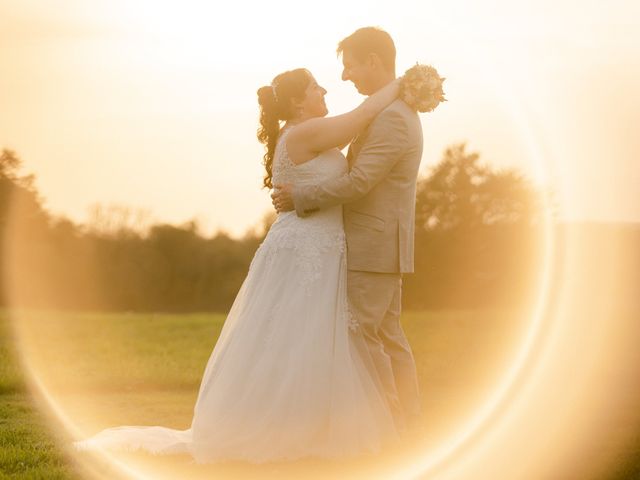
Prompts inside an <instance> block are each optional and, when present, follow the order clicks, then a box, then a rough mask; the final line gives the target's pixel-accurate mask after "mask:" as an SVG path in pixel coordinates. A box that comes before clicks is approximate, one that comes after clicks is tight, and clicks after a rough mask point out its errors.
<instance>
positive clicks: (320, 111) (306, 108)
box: [299, 76, 328, 118]
mask: <svg viewBox="0 0 640 480" xmlns="http://www.w3.org/2000/svg"><path fill="white" fill-rule="evenodd" d="M326 94H327V91H326V90H325V89H324V88H323V87H321V86H320V85H318V82H316V79H315V78H313V76H311V78H310V79H309V85H307V89H306V90H305V97H304V100H303V101H302V102H300V104H299V108H301V110H302V116H304V117H305V118H313V117H324V116H325V115H326V114H327V113H328V110H327V104H326V103H325V101H324V96H325V95H326Z"/></svg>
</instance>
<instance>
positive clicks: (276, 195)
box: [271, 184, 295, 213]
mask: <svg viewBox="0 0 640 480" xmlns="http://www.w3.org/2000/svg"><path fill="white" fill-rule="evenodd" d="M291 190H292V186H291V185H289V184H285V185H274V187H273V192H272V193H271V203H272V204H273V208H275V209H276V211H277V212H278V213H282V212H290V211H291V210H293V209H294V208H295V206H294V204H293V196H292V195H291Z"/></svg>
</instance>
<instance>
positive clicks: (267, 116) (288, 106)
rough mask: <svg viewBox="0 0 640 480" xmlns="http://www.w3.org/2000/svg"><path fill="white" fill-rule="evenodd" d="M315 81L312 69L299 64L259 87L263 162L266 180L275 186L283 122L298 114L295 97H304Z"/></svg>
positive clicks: (298, 98)
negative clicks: (268, 83) (274, 173)
mask: <svg viewBox="0 0 640 480" xmlns="http://www.w3.org/2000/svg"><path fill="white" fill-rule="evenodd" d="M310 81H311V73H310V72H309V70H307V69H306V68H296V69H295V70H288V71H286V72H283V73H281V74H280V75H277V76H276V77H275V78H274V79H273V81H272V82H271V85H268V86H264V87H260V88H259V89H258V104H259V105H260V128H258V140H259V141H260V143H263V144H264V145H265V149H266V152H265V154H264V156H263V164H264V168H265V169H266V171H267V173H266V175H265V176H264V180H263V184H264V186H265V187H267V188H273V184H272V183H271V177H272V167H273V155H274V153H275V150H276V143H277V142H278V136H279V135H280V122H281V121H287V120H291V119H292V118H294V117H295V114H296V110H295V108H294V106H293V103H292V100H294V99H295V100H304V97H305V90H306V89H307V87H308V86H309V82H310Z"/></svg>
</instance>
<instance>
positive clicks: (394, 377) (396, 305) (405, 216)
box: [272, 27, 422, 429]
mask: <svg viewBox="0 0 640 480" xmlns="http://www.w3.org/2000/svg"><path fill="white" fill-rule="evenodd" d="M337 52H338V55H340V54H342V63H343V66H344V69H343V71H342V80H345V81H346V80H350V81H351V82H353V84H354V86H355V87H356V89H357V90H358V92H360V93H361V94H363V95H371V94H373V93H374V92H376V91H377V90H379V89H380V88H382V87H384V86H385V85H386V84H388V83H389V82H391V81H393V80H394V79H395V78H396V73H395V59H396V49H395V45H394V43H393V40H392V39H391V36H390V35H389V34H388V33H387V32H385V31H383V30H381V29H378V28H375V27H365V28H360V29H358V30H356V31H355V32H354V33H353V34H351V35H349V36H348V37H346V38H345V39H343V40H342V41H341V42H340V43H339V44H338V49H337ZM421 157H422V127H421V124H420V119H419V118H418V115H417V114H416V112H414V111H413V110H411V109H410V108H409V107H408V106H407V105H406V104H405V103H404V102H403V101H401V100H396V101H395V102H394V103H392V104H391V105H390V106H389V107H387V109H386V110H384V111H383V112H382V113H380V114H379V115H378V116H377V117H376V118H375V119H374V120H373V121H372V122H371V124H370V125H369V126H368V127H367V128H366V129H365V130H364V131H362V132H361V133H360V134H359V135H358V136H357V137H356V138H355V139H354V140H353V142H352V143H351V145H350V146H349V151H348V154H347V160H348V162H349V173H348V174H345V175H344V176H342V177H338V178H336V179H332V180H329V181H326V182H325V183H322V184H319V185H307V186H295V185H278V186H276V191H275V192H274V193H273V194H272V198H273V204H274V206H275V207H276V209H277V210H278V211H287V210H293V209H295V210H296V212H297V214H298V216H300V217H304V216H307V215H309V214H312V213H313V212H315V211H317V210H319V209H322V208H326V207H328V206H332V205H336V204H343V212H344V229H345V234H346V238H347V263H348V274H347V289H348V297H349V305H350V308H351V312H352V314H353V315H354V317H355V319H356V320H357V321H358V323H359V324H360V326H361V330H362V332H363V335H364V339H365V340H366V349H367V350H368V353H369V355H370V358H371V360H372V362H373V367H372V368H374V369H375V373H377V375H378V378H379V380H380V381H381V383H382V385H383V388H384V389H385V392H386V395H387V398H388V401H389V403H390V405H391V408H392V410H393V411H394V415H395V417H396V420H397V422H398V424H399V427H400V428H401V429H404V428H405V427H409V426H410V425H411V424H412V423H414V422H415V420H416V419H417V418H418V417H419V415H420V401H419V395H418V384H417V378H416V367H415V362H414V360H413V354H412V352H411V347H410V346H409V343H408V341H407V338H406V336H405V334H404V331H403V330H402V327H401V325H400V303H401V287H402V274H403V273H409V272H413V231H414V217H415V194H416V178H417V175H418V168H419V166H420V159H421Z"/></svg>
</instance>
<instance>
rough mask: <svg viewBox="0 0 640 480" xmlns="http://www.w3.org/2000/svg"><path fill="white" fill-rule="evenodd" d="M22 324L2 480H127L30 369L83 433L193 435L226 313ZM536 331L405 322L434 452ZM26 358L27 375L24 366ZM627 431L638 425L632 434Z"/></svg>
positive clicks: (297, 470) (11, 374)
mask: <svg viewBox="0 0 640 480" xmlns="http://www.w3.org/2000/svg"><path fill="white" fill-rule="evenodd" d="M12 318H13V325H15V327H16V331H17V332H18V333H19V338H20V340H21V342H20V344H19V345H16V344H15V343H13V342H11V341H9V339H10V336H9V328H8V327H9V322H8V319H9V317H8V314H7V313H6V312H5V313H4V314H2V315H0V319H1V321H0V396H1V398H0V422H1V427H2V428H1V429H0V479H2V480H4V479H5V478H6V479H10V478H16V479H18V478H20V479H23V478H24V479H56V478H59V479H74V478H89V477H90V476H91V478H93V477H94V476H95V478H100V477H101V478H110V479H111V478H116V477H117V474H116V471H115V470H113V467H110V466H108V464H107V463H106V462H104V459H100V458H97V460H98V461H99V462H98V463H95V460H96V458H95V457H93V456H90V454H83V455H81V456H80V457H79V458H78V457H72V456H71V455H69V454H68V447H69V443H70V440H71V437H70V436H69V434H68V432H65V431H64V429H61V428H60V422H59V421H58V420H52V419H50V418H49V417H46V416H45V415H44V414H43V413H42V412H44V411H47V410H48V409H47V408H40V409H37V408H36V406H35V404H34V401H35V400H37V398H38V397H36V399H35V400H34V398H33V397H32V396H31V395H29V394H28V392H27V390H26V387H25V385H26V383H27V381H28V380H29V378H24V375H23V374H22V370H23V369H25V368H26V369H27V370H30V371H32V372H36V374H37V378H38V380H39V381H40V382H41V383H42V385H43V386H44V387H45V388H46V390H47V392H48V394H50V395H51V397H52V398H53V399H54V400H55V405H56V407H57V408H58V409H59V411H60V412H63V413H64V414H66V415H68V416H69V417H70V418H71V419H72V421H73V424H74V427H75V428H77V429H78V430H77V432H76V433H79V434H81V435H89V434H92V433H94V432H96V431H98V430H99V429H102V428H105V427H109V426H115V425H164V426H168V427H173V428H179V429H185V428H188V426H189V425H190V421H191V416H192V413H193V406H194V402H195V400H196V395H197V391H198V387H199V384H200V379H201V375H202V373H203V370H204V367H205V364H206V361H207V359H208V357H209V355H210V354H211V350H212V348H213V346H214V344H215V341H216V339H217V337H218V335H219V333H220V329H221V327H222V324H223V322H224V315H220V314H210V313H206V314H204V313H203V314H183V315H171V314H141V313H60V312H51V311H20V312H15V311H14V312H13V313H12ZM528 321H529V318H528V317H527V316H526V315H524V314H523V313H522V312H518V311H514V310H473V311H470V310H459V311H454V310H447V311H426V312H407V313H405V314H404V315H403V320H402V322H403V325H404V327H405V331H406V333H407V336H408V337H409V340H410V342H411V344H412V347H413V350H414V355H415V358H416V363H417V366H418V372H419V382H420V386H421V391H422V394H423V395H422V401H423V406H424V413H425V415H424V425H423V435H422V436H423V438H424V439H425V443H424V444H425V445H430V444H435V443H437V441H438V439H440V438H442V435H445V434H447V433H450V432H453V431H455V429H456V428H457V427H459V426H461V425H462V424H463V423H464V420H465V417H467V418H468V415H471V414H472V413H473V412H474V410H475V408H477V406H478V404H479V403H481V402H482V401H483V400H485V399H487V398H488V395H489V394H490V393H491V391H492V389H493V387H494V386H495V384H496V382H497V381H498V380H499V379H500V377H501V375H502V373H503V372H504V365H505V364H506V363H507V362H509V361H510V360H511V359H512V358H513V356H514V353H515V350H516V349H517V347H518V342H519V340H520V339H521V337H522V334H523V332H524V330H525V329H526V326H527V324H528ZM16 347H18V348H16ZM18 350H19V352H20V354H21V355H22V369H19V368H18V364H17V353H18ZM41 405H42V404H41ZM620 428H621V429H624V428H630V426H625V425H622V424H621V425H620ZM625 435H626V434H625ZM596 448H598V447H596ZM599 448H603V447H602V446H601V447H599ZM611 448H613V445H611ZM117 458H118V459H121V460H125V461H126V462H128V463H129V464H130V465H134V466H135V467H136V468H137V469H139V470H140V471H143V472H146V473H147V474H148V476H149V478H158V472H162V473H165V474H167V473H169V472H172V471H173V470H174V469H175V471H176V472H177V471H179V472H180V473H179V474H178V473H176V474H175V475H173V476H172V477H171V478H187V476H188V478H190V479H191V478H193V479H197V478H230V477H233V478H268V479H274V480H275V479H280V478H285V477H286V478H317V479H324V478H341V477H344V471H345V468H348V465H346V466H345V464H344V463H341V464H319V463H317V462H312V461H305V462H298V463H295V464H292V465H289V464H288V465H271V466H269V467H252V466H248V465H246V464H245V465H241V464H226V465H221V466H215V467H213V466H201V465H193V464H191V465H190V464H189V461H190V459H188V458H186V457H185V456H173V457H152V456H149V455H145V454H141V453H137V454H133V453H127V454H124V453H123V454H118V455H117ZM396 459H397V457H396ZM89 460H91V462H90V461H89ZM101 460H102V461H101ZM100 461H101V463H100ZM622 461H623V459H621V462H622ZM624 462H625V464H624V465H620V467H621V469H620V474H619V476H612V477H611V479H613V478H615V479H616V480H622V479H625V480H626V479H633V478H636V477H635V475H637V472H638V471H639V470H638V468H637V463H638V462H636V461H634V460H624ZM628 462H632V463H628ZM90 465H94V467H93V471H92V474H95V475H88V474H86V472H88V471H89V468H90V467H89V466H90ZM95 465H98V467H95ZM96 468H97V470H96ZM370 468H372V469H375V471H376V472H377V473H379V471H380V469H381V468H384V464H380V463H375V462H372V463H371V467H370ZM185 475H187V476H185ZM362 475H363V476H361V477H360V478H367V475H366V471H364V473H363V474H362Z"/></svg>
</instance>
